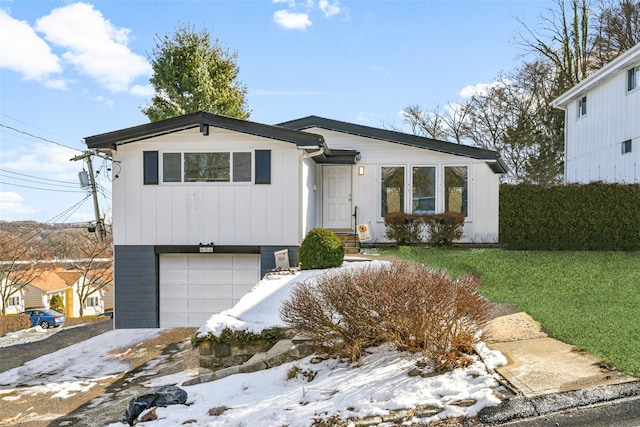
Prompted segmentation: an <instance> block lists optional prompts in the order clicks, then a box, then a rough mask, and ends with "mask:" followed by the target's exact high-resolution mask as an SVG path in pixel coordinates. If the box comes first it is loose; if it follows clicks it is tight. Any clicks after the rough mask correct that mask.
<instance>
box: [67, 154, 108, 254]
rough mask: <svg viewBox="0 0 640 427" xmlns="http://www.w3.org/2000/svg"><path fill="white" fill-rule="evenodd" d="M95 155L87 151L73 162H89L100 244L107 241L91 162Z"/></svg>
mask: <svg viewBox="0 0 640 427" xmlns="http://www.w3.org/2000/svg"><path fill="white" fill-rule="evenodd" d="M93 154H94V153H93V152H91V151H85V153H84V154H82V155H80V156H76V157H74V158H73V159H71V160H83V159H85V160H86V161H87V168H88V169H89V180H90V182H91V194H92V196H93V210H94V212H95V214H96V235H97V237H98V242H100V243H104V240H105V230H104V227H103V225H102V218H100V208H99V206H98V191H97V190H96V178H95V176H94V175H93V163H92V162H91V156H92V155H93Z"/></svg>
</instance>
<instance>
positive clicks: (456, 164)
mask: <svg viewBox="0 0 640 427" xmlns="http://www.w3.org/2000/svg"><path fill="white" fill-rule="evenodd" d="M446 168H466V169H467V215H466V216H465V217H464V221H465V222H470V221H471V182H472V180H471V165H470V164H461V163H452V164H444V165H442V207H441V210H442V212H443V213H444V212H445V206H446V203H445V200H444V197H445V187H446V182H445V178H446V177H445V169H446Z"/></svg>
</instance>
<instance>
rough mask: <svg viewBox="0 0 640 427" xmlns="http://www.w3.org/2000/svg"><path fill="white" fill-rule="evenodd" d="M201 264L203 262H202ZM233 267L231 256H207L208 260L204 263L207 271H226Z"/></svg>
mask: <svg viewBox="0 0 640 427" xmlns="http://www.w3.org/2000/svg"><path fill="white" fill-rule="evenodd" d="M203 264H205V262H204V261H203ZM232 265H233V255H231V254H215V255H213V256H212V255H209V259H208V260H207V261H206V268H208V269H213V270H217V269H226V268H229V267H231V266H232Z"/></svg>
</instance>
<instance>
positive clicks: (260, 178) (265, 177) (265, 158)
mask: <svg viewBox="0 0 640 427" xmlns="http://www.w3.org/2000/svg"><path fill="white" fill-rule="evenodd" d="M255 183H256V184H271V150H256V180H255Z"/></svg>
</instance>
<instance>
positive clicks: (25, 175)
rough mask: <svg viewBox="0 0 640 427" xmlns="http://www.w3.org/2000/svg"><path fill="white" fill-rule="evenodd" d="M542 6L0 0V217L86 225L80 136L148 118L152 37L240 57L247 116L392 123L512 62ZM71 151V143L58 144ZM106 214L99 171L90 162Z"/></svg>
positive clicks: (106, 175)
mask: <svg viewBox="0 0 640 427" xmlns="http://www.w3.org/2000/svg"><path fill="white" fill-rule="evenodd" d="M553 6H554V3H553V1H551V0H534V1H524V0H511V1H506V0H504V1H503V0H493V1H483V0H472V1H444V0H440V1H433V0H423V1H418V0H415V1H404V0H378V1H375V0H373V1H365V0H360V1H346V0H339V1H336V0H329V1H327V0H295V1H294V0H275V1H269V0H264V1H257V0H256V1H249V0H244V1H243V0H236V1H215V0H210V1H204V0H201V1H170V0H154V1H151V0H140V1H124V0H110V1H84V2H76V1H53V0H47V1H31V0H24V1H18V0H16V1H9V0H1V1H0V125H1V126H0V144H1V147H0V220H21V219H24V220H36V221H43V222H44V221H52V220H53V221H55V222H58V221H64V222H77V221H84V220H91V219H93V205H92V203H91V200H90V199H87V200H85V201H84V202H82V200H83V199H85V198H86V192H85V191H84V190H82V189H81V188H80V186H79V184H78V172H80V171H81V170H82V169H83V164H82V162H71V161H69V159H71V158H72V157H74V156H76V155H78V154H81V152H82V150H85V149H86V146H84V144H83V143H82V139H83V138H84V137H87V136H92V135H96V134H100V133H103V132H108V131H112V130H117V129H121V128H125V127H129V126H135V125H138V124H143V123H146V122H148V119H147V117H146V116H145V115H143V114H142V113H141V112H140V107H142V106H144V105H145V104H146V103H147V102H148V100H149V99H150V98H151V96H152V91H151V88H150V86H149V84H148V80H149V76H150V72H151V68H150V66H149V61H148V58H149V54H150V53H151V51H152V49H153V48H154V46H155V38H156V35H160V36H162V35H165V34H168V33H171V32H173V31H174V30H175V29H176V28H177V27H178V26H179V25H192V26H193V27H194V28H195V29H196V30H197V31H200V30H202V29H204V28H206V29H207V30H208V31H209V32H210V33H211V34H212V35H213V36H214V37H217V38H218V39H219V41H220V43H221V44H222V45H224V46H226V47H228V48H229V49H231V50H236V51H237V52H238V65H239V67H240V80H241V81H242V83H244V84H245V85H246V86H247V88H248V104H249V107H250V109H251V117H250V120H252V121H257V122H261V123H268V124H275V123H279V122H283V121H287V120H292V119H296V118H301V117H304V116H308V115H312V114H313V115H320V116H324V117H328V118H332V119H338V120H344V121H348V122H353V123H359V124H364V125H369V126H377V127H382V126H384V125H385V124H393V125H395V126H398V127H401V126H402V118H401V117H400V115H399V112H400V111H401V110H402V109H403V108H405V107H407V106H409V105H414V104H418V105H420V106H421V107H423V108H425V109H429V108H432V107H434V106H436V105H445V104H448V103H455V102H458V101H460V100H461V99H463V97H464V94H465V93H466V91H465V88H467V90H468V88H470V87H475V86H477V85H482V84H487V83H490V82H492V81H493V80H495V78H496V77H497V75H498V74H499V72H501V71H509V70H512V69H513V68H515V67H516V66H517V64H518V63H519V61H520V60H521V59H520V55H521V54H522V53H523V51H522V49H521V48H520V47H519V45H518V43H517V40H518V34H519V33H522V32H523V29H522V26H521V24H520V23H519V21H523V22H525V23H527V25H528V26H530V27H532V28H535V27H537V26H539V23H540V16H541V15H543V14H545V13H546V11H547V10H548V9H549V8H553ZM66 147H70V148H66ZM94 165H95V168H96V169H97V170H99V171H100V173H99V174H98V181H99V185H100V187H101V188H102V189H103V190H102V191H101V195H100V198H99V203H100V209H101V211H108V209H109V208H110V188H111V185H110V178H111V175H112V173H111V171H110V170H109V164H108V163H106V162H104V163H103V162H102V161H97V160H96V161H95V162H94Z"/></svg>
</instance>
